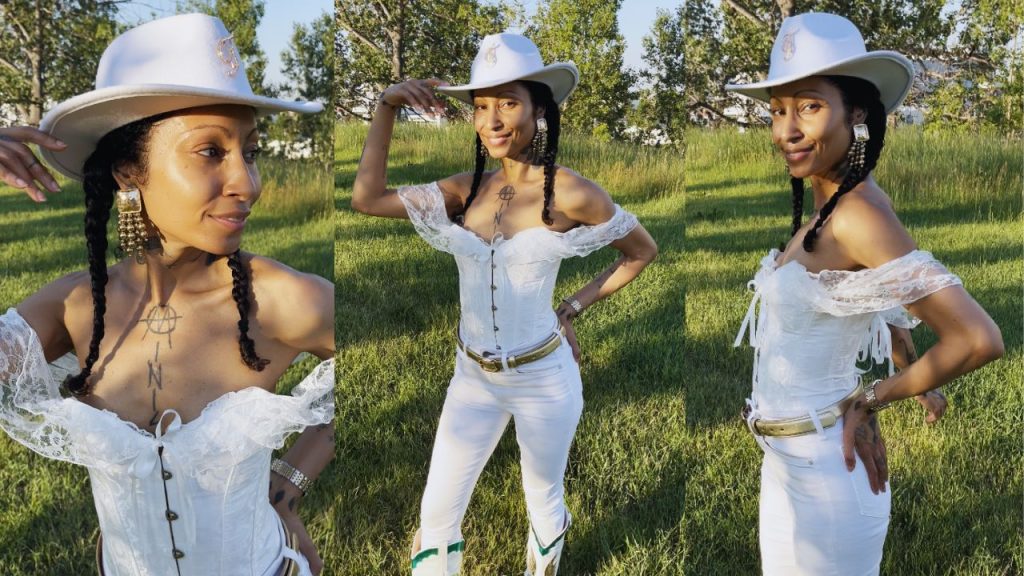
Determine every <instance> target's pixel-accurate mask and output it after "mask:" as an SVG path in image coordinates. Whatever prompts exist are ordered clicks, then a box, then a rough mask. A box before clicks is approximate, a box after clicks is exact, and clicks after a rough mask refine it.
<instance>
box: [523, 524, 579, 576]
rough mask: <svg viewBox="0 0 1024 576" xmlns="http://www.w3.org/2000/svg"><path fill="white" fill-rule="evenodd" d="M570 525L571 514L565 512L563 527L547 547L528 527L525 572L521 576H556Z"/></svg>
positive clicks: (531, 527) (531, 528)
mask: <svg viewBox="0 0 1024 576" xmlns="http://www.w3.org/2000/svg"><path fill="white" fill-rule="evenodd" d="M570 525H572V514H569V511H568V510H566V511H565V527H564V528H562V532H561V533H559V534H558V536H555V539H554V541H552V542H551V543H550V544H548V545H547V546H545V545H543V544H542V543H541V542H540V539H539V538H537V532H536V531H535V530H534V529H533V526H530V534H529V535H528V536H527V537H526V572H524V573H523V576H557V574H558V563H559V562H560V561H561V559H562V548H564V547H565V533H566V532H568V531H569V526H570Z"/></svg>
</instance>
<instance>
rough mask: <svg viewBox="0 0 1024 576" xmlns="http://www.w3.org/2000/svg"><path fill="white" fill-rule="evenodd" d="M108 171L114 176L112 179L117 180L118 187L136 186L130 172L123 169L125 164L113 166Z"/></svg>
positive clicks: (125, 188) (122, 188)
mask: <svg viewBox="0 0 1024 576" xmlns="http://www.w3.org/2000/svg"><path fill="white" fill-rule="evenodd" d="M110 173H111V175H112V176H113V177H114V180H115V181H116V182H117V187H118V188H119V189H121V190H127V189H129V188H135V187H136V185H135V183H134V182H135V179H134V178H133V177H132V174H131V173H130V172H129V171H128V170H126V169H125V166H123V165H121V166H114V167H113V168H111V169H110Z"/></svg>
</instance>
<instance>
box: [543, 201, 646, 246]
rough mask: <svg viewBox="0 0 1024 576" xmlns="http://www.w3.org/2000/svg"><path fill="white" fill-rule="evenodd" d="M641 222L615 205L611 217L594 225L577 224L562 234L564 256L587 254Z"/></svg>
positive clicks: (621, 235) (626, 232)
mask: <svg viewBox="0 0 1024 576" xmlns="http://www.w3.org/2000/svg"><path fill="white" fill-rule="evenodd" d="M639 223H640V222H639V221H638V220H637V219H636V216H634V215H633V214H631V213H629V212H626V211H625V210H623V209H622V206H619V205H618V204H616V205H615V214H613V215H612V217H611V218H610V219H608V220H607V221H605V222H601V223H600V224H594V225H593V226H577V227H576V228H573V229H572V230H569V231H568V232H566V233H565V234H564V235H562V247H563V250H564V253H563V254H562V255H561V256H562V257H563V258H568V257H570V256H586V255H587V254H590V253H591V252H594V251H595V250H598V249H599V248H602V247H604V246H607V245H608V244H609V243H611V242H614V241H615V240H618V239H619V238H622V237H623V236H625V235H626V234H629V233H630V232H632V231H633V228H636V226H637V224H639Z"/></svg>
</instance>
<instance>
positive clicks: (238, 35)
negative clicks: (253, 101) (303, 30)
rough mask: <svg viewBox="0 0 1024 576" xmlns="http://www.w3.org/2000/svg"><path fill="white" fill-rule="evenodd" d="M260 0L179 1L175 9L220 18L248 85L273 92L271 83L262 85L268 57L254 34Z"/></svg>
mask: <svg viewBox="0 0 1024 576" xmlns="http://www.w3.org/2000/svg"><path fill="white" fill-rule="evenodd" d="M264 11H265V7H264V1H263V0H187V1H185V2H182V3H179V5H178V12H179V13H183V12H202V13H204V14H209V15H210V16H216V17H217V18H220V20H221V22H224V26H225V27H226V28H227V29H228V30H229V31H230V32H231V35H232V37H233V38H234V41H235V46H236V47H237V48H238V54H239V55H240V56H241V57H242V61H243V62H245V74H246V76H247V77H248V79H249V85H250V86H252V89H253V91H254V92H256V93H258V94H273V87H272V86H265V85H264V73H265V72H266V69H267V56H266V55H265V54H264V53H263V48H261V47H260V42H259V39H258V38H257V37H256V28H257V27H259V25H260V21H261V20H263V14H264Z"/></svg>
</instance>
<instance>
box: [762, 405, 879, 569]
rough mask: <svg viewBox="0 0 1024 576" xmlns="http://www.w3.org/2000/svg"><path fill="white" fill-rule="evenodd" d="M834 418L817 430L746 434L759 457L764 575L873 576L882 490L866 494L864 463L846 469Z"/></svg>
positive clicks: (876, 564)
mask: <svg viewBox="0 0 1024 576" xmlns="http://www.w3.org/2000/svg"><path fill="white" fill-rule="evenodd" d="M842 431H843V420H842V418H840V419H839V421H838V422H837V423H836V425H835V426H832V427H831V428H827V429H825V430H824V434H820V433H812V434H808V435H805V436H793V437H783V438H780V437H769V436H756V435H755V436H754V438H755V439H757V442H758V444H760V445H761V449H762V450H764V460H763V461H762V462H761V505H760V516H761V521H760V540H761V566H762V569H763V571H764V574H765V575H766V576H775V575H780V576H798V575H807V576H847V575H856V576H867V575H877V574H878V573H879V566H880V564H881V562H882V547H883V545H884V544H885V534H886V531H887V530H888V527H889V508H890V491H889V487H888V486H886V491H885V492H881V493H879V494H873V493H872V492H871V487H870V485H869V484H868V477H867V473H866V471H865V468H864V463H863V462H861V461H860V458H859V457H858V458H857V465H856V467H855V468H854V470H853V472H848V471H847V470H846V464H845V462H844V460H843V451H842Z"/></svg>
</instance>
